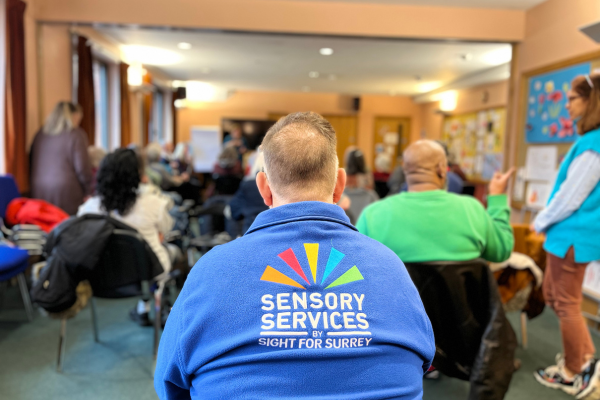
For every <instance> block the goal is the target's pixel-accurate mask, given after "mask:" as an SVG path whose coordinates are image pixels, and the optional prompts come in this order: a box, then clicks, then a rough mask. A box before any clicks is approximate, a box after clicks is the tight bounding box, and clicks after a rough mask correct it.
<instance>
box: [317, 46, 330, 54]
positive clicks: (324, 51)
mask: <svg viewBox="0 0 600 400" xmlns="http://www.w3.org/2000/svg"><path fill="white" fill-rule="evenodd" d="M319 53H321V55H322V56H330V55H332V54H333V49H332V48H330V47H323V48H322V49H321V50H319Z"/></svg>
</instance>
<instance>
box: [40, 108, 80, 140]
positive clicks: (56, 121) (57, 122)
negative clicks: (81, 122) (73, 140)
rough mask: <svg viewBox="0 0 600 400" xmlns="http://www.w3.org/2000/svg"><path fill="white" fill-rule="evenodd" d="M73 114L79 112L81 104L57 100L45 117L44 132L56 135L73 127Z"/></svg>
mask: <svg viewBox="0 0 600 400" xmlns="http://www.w3.org/2000/svg"><path fill="white" fill-rule="evenodd" d="M73 114H81V106H80V105H79V104H74V103H71V102H70V101H59V102H58V104H57V105H56V107H54V110H52V112H51V113H50V115H48V118H46V123H45V124H44V133H45V134H47V135H58V134H59V133H62V132H65V131H70V130H71V129H73V128H76V127H75V126H73V119H72V117H73Z"/></svg>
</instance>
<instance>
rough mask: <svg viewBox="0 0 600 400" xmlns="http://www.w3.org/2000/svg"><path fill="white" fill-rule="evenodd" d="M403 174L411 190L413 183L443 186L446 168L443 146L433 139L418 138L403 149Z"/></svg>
mask: <svg viewBox="0 0 600 400" xmlns="http://www.w3.org/2000/svg"><path fill="white" fill-rule="evenodd" d="M403 158H404V174H405V175H406V180H407V182H408V188H409V190H411V186H413V185H421V184H427V185H433V186H436V187H439V188H442V187H443V186H444V183H445V180H446V170H447V168H448V164H447V160H446V152H445V151H444V148H443V147H442V146H441V145H440V144H439V143H438V142H436V141H433V140H426V139H424V140H418V141H416V142H414V143H413V144H411V145H410V146H408V147H407V148H406V150H404V154H403Z"/></svg>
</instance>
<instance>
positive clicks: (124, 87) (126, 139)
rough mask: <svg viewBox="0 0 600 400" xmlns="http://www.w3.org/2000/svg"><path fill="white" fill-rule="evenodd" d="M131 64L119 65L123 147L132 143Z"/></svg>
mask: <svg viewBox="0 0 600 400" xmlns="http://www.w3.org/2000/svg"><path fill="white" fill-rule="evenodd" d="M128 68H129V65H127V64H125V63H121V64H120V65H119V87H120V90H121V147H127V146H129V145H130V144H131V104H130V102H129V84H128V83H127V69H128Z"/></svg>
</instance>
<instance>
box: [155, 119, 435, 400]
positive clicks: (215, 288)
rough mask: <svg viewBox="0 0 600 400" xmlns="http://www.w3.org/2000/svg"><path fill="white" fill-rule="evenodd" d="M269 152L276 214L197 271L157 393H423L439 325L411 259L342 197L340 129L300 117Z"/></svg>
mask: <svg viewBox="0 0 600 400" xmlns="http://www.w3.org/2000/svg"><path fill="white" fill-rule="evenodd" d="M262 149H263V151H264V157H265V172H260V173H259V174H258V176H257V179H256V181H257V185H258V187H259V190H260V193H261V195H262V197H263V199H264V200H265V204H266V205H267V206H269V207H271V209H270V210H267V211H264V212H262V213H261V214H259V215H258V217H257V218H256V220H255V221H254V223H253V224H252V226H251V227H250V229H249V230H248V232H247V233H246V234H245V235H244V236H243V237H242V238H239V239H237V240H234V241H233V242H231V243H228V244H226V245H222V246H219V247H216V248H214V249H213V250H212V251H210V252H209V253H207V254H206V255H205V256H204V257H202V259H201V260H200V261H199V262H198V263H197V264H196V266H194V268H193V270H192V272H191V273H190V275H189V277H188V279H187V282H186V283H185V286H184V288H183V291H182V292H181V294H180V295H179V298H178V299H177V302H176V303H175V306H174V307H173V310H172V312H171V314H170V316H169V319H168V322H167V325H166V327H165V331H164V333H163V337H162V339H161V343H160V349H159V354H158V362H157V367H156V373H155V377H154V386H155V388H156V392H157V393H158V396H159V397H160V398H161V399H163V400H164V399H189V398H193V399H235V398H250V399H283V398H297V399H309V398H319V399H421V398H422V395H423V386H422V377H423V374H424V372H425V371H427V369H428V368H429V365H430V363H431V361H432V359H433V356H434V354H435V343H434V338H433V331H432V329H431V324H430V322H429V319H428V318H427V315H426V313H425V310H424V308H423V304H422V303H421V299H420V297H419V293H418V292H417V290H416V288H415V286H414V285H413V283H412V281H411V279H410V277H409V275H408V273H407V271H406V269H405V267H404V265H403V264H402V262H401V261H400V260H399V259H398V257H397V256H396V255H395V254H394V253H393V252H392V251H391V250H389V249H388V248H387V247H385V246H383V245H382V244H381V243H379V242H376V241H375V240H372V239H370V238H368V237H366V236H364V235H362V234H360V233H358V232H357V231H356V228H354V227H353V226H352V225H351V224H350V222H349V220H348V218H347V217H346V215H345V214H344V211H343V210H342V209H341V208H340V207H338V206H337V205H336V203H337V202H338V201H339V199H340V197H341V195H342V193H343V191H344V185H345V181H346V176H345V172H344V170H343V169H338V160H337V156H336V137H335V131H334V130H333V128H332V127H331V125H330V124H329V122H327V121H326V120H325V119H324V118H323V117H321V116H320V115H318V114H315V113H296V114H290V115H288V116H287V117H285V118H282V119H281V120H280V121H279V122H278V123H277V124H275V126H273V128H271V130H269V132H268V133H267V135H266V137H265V139H264V141H263V144H262ZM400 229H401V227H400Z"/></svg>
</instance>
